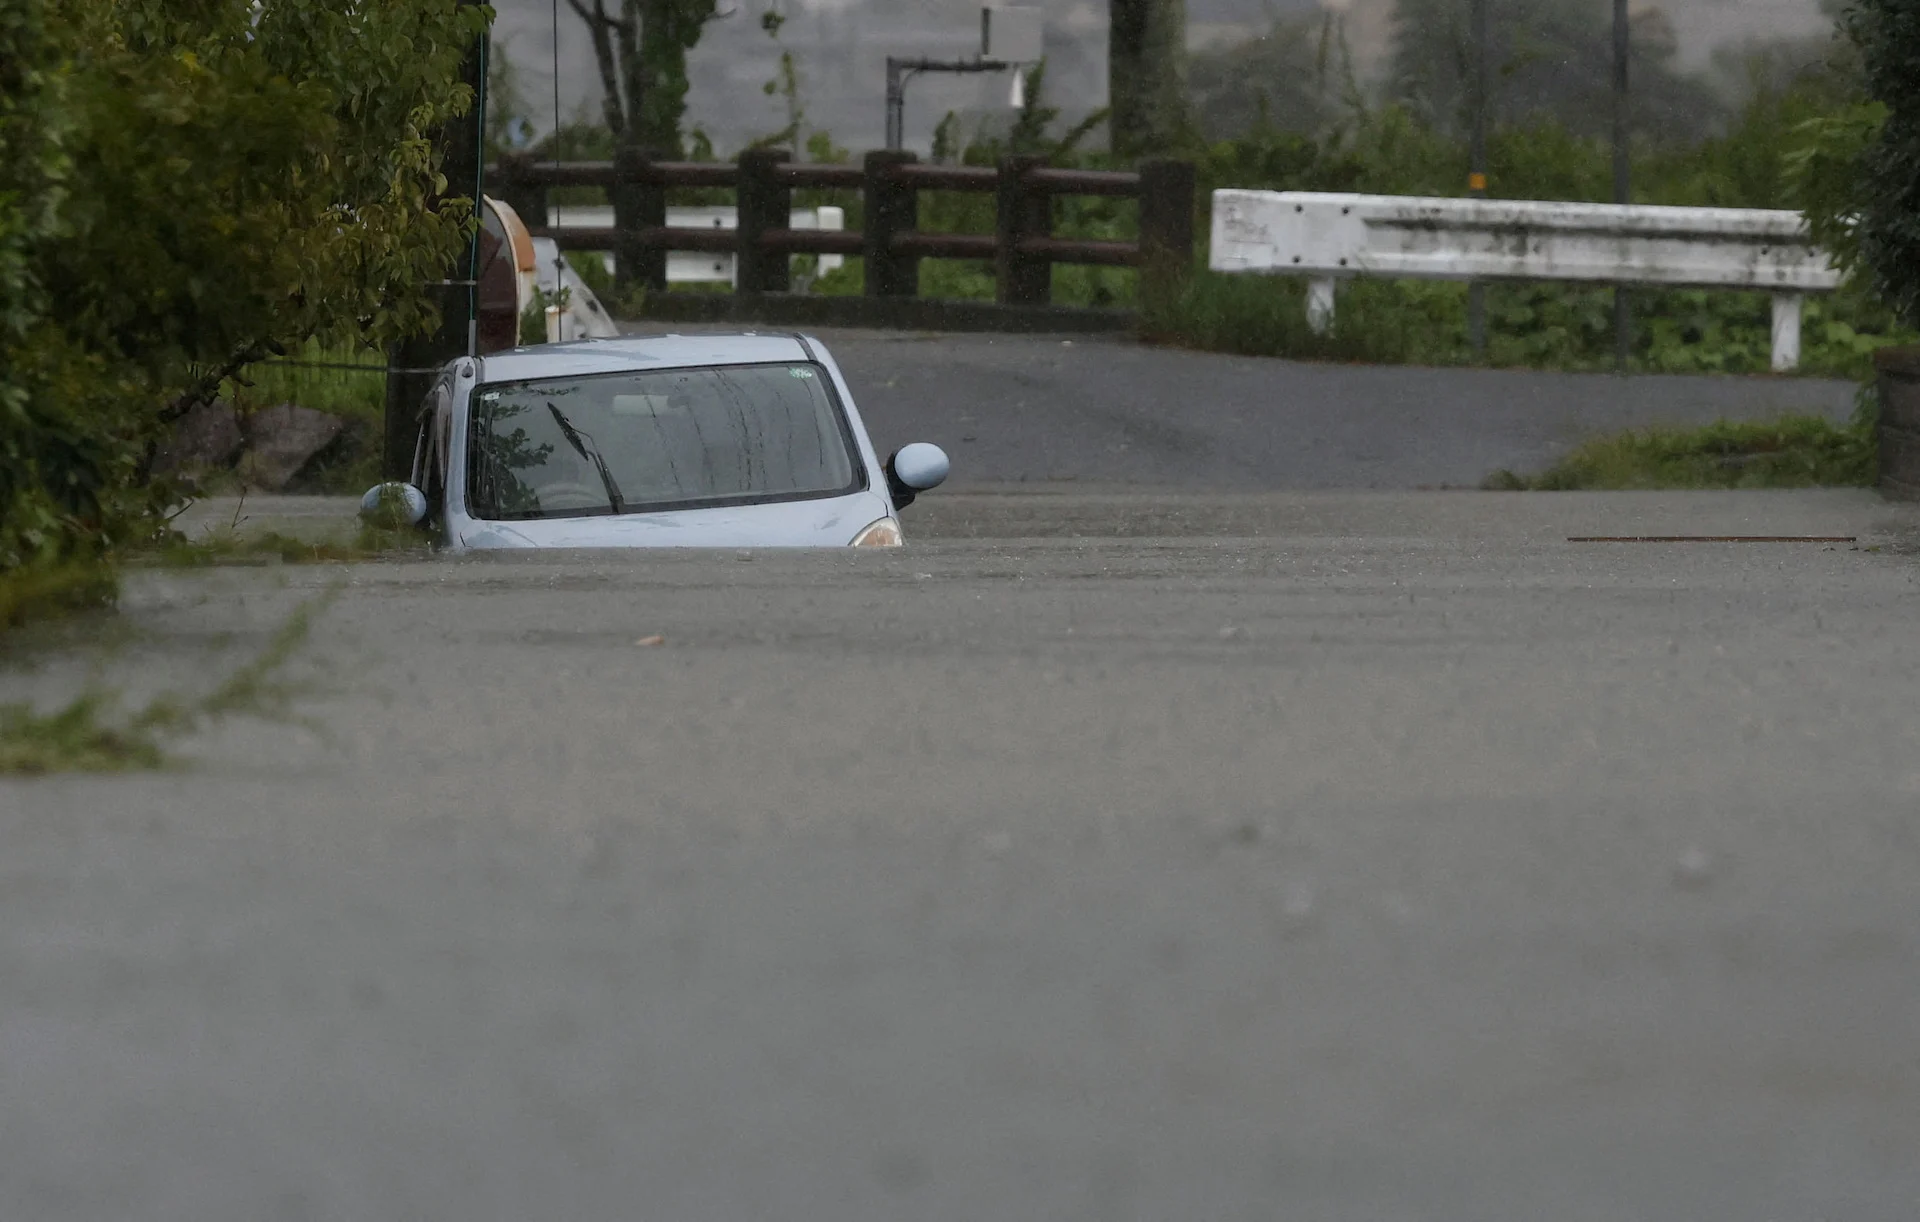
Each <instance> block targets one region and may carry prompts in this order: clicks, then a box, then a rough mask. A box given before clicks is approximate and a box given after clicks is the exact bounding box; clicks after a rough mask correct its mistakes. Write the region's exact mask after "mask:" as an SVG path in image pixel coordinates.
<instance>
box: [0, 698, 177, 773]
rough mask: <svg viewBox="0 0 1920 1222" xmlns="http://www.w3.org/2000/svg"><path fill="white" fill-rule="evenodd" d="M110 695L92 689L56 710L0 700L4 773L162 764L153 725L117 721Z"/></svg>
mask: <svg viewBox="0 0 1920 1222" xmlns="http://www.w3.org/2000/svg"><path fill="white" fill-rule="evenodd" d="M108 704H109V699H108V697H107V696H105V695H104V694H102V693H99V692H88V693H86V694H84V695H82V696H80V697H79V698H77V699H75V700H74V701H73V702H72V703H70V704H68V705H67V706H66V707H65V708H63V709H61V710H59V711H58V712H56V713H50V714H47V715H44V716H42V715H38V714H35V713H34V712H33V710H32V709H31V708H29V707H28V706H26V705H24V704H7V705H0V776H45V775H47V774H49V773H55V772H134V771H149V770H152V769H155V768H160V767H162V766H164V765H165V763H166V755H165V753H164V752H163V751H162V750H161V749H160V744H159V742H158V740H157V738H156V737H155V735H154V734H153V732H152V731H151V730H141V729H138V728H136V727H132V726H113V725H110V724H107V723H106V722H105V721H104V720H103V719H104V718H105V717H106V716H107V708H106V706H107V705H108Z"/></svg>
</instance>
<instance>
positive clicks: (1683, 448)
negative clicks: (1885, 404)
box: [1485, 402, 1878, 492]
mask: <svg viewBox="0 0 1920 1222" xmlns="http://www.w3.org/2000/svg"><path fill="white" fill-rule="evenodd" d="M1877 463H1878V449H1877V446H1876V441H1875V437H1874V411H1873V408H1872V406H1871V404H1870V402H1869V404H1867V405H1864V406H1863V407H1862V408H1861V409H1860V410H1859V411H1858V412H1856V413H1855V415H1854V417H1853V419H1851V420H1849V421H1847V422H1846V423H1845V424H1834V423H1832V422H1831V421H1828V420H1824V419H1821V418H1819V417H1814V416H1786V417H1782V418H1780V419H1778V420H1770V421H1761V422H1734V421H1722V422H1720V423H1718V424H1712V425H1708V426H1706V427H1705V428H1688V429H1679V428H1655V429H1645V430H1637V431H1634V432H1628V433H1621V434H1618V435H1615V436H1609V437H1599V438H1595V439H1593V440H1591V441H1588V442H1586V443H1585V444H1583V445H1581V446H1580V447H1579V448H1578V449H1576V450H1574V451H1573V453H1571V454H1569V455H1567V457H1565V458H1563V459H1561V460H1560V461H1559V462H1557V463H1555V464H1554V465H1553V466H1552V467H1550V468H1548V469H1547V470H1546V471H1544V472H1541V473H1539V474H1537V475H1532V476H1523V475H1516V474H1514V473H1512V472H1509V471H1501V472H1497V473H1495V474H1494V475H1493V476H1491V477H1490V478H1489V479H1488V480H1487V482H1486V484H1485V487H1487V488H1489V489H1492V490H1496V491H1508V490H1511V491H1539V492H1564V491H1580V490H1588V491H1628V490H1641V489H1661V488H1829V487H1858V486H1866V485H1870V484H1872V483H1873V482H1874V480H1875V479H1876V478H1877V475H1878V471H1877Z"/></svg>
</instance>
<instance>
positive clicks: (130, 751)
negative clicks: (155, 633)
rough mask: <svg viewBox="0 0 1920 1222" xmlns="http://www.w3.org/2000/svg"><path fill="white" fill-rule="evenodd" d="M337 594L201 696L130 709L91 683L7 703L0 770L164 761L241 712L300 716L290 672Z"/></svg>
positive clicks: (143, 767) (123, 766) (165, 697)
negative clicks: (37, 706) (178, 745)
mask: <svg viewBox="0 0 1920 1222" xmlns="http://www.w3.org/2000/svg"><path fill="white" fill-rule="evenodd" d="M332 597H333V595H331V594H328V595H323V596H321V597H320V598H318V599H315V600H313V601H311V602H307V603H304V604H302V605H301V606H300V607H299V608H297V609H296V610H295V611H294V612H293V614H292V615H290V616H288V617H287V620H286V622H285V623H283V624H282V625H281V626H280V627H279V629H277V630H276V631H275V632H274V634H273V637H272V638H271V639H270V640H269V641H268V642H267V644H266V646H265V647H264V648H263V649H261V651H260V652H259V653H258V654H257V655H255V656H254V657H253V658H251V659H249V660H247V661H246V662H244V663H242V664H241V665H239V666H237V667H235V668H234V669H233V671H232V672H231V673H229V674H228V675H227V676H226V677H225V678H224V679H222V680H221V681H220V682H219V683H218V684H216V685H215V686H214V687H212V688H211V689H209V690H208V691H206V692H203V693H201V694H200V695H198V696H192V697H182V696H179V695H177V694H173V693H166V694H162V695H159V696H155V697H154V698H152V699H151V700H148V701H147V702H146V703H144V704H142V705H140V706H139V707H137V708H128V707H125V705H124V702H123V701H122V700H121V699H120V697H119V696H118V695H117V694H115V693H114V692H112V691H108V690H103V689H99V688H89V689H88V690H86V691H83V692H81V693H80V694H79V695H78V696H75V697H74V698H73V699H72V700H70V701H68V702H67V703H66V704H64V705H62V706H61V707H59V708H57V709H55V710H53V711H52V712H47V713H41V712H36V711H35V710H34V709H33V707H32V706H31V705H29V704H26V703H20V702H16V703H8V704H0V777H19V776H44V775H47V774H50V773H56V772H95V773H100V772H135V771H147V770H152V769H156V768H164V767H167V766H169V765H170V764H172V763H173V762H174V761H173V757H172V756H171V755H170V754H169V751H168V746H169V744H170V743H173V742H175V741H177V740H179V739H180V738H183V737H184V736H186V735H187V734H189V733H192V732H193V731H196V730H200V729H203V728H205V727H207V726H209V725H212V724H214V723H216V722H220V721H223V720H226V719H228V718H232V717H239V716H246V717H257V718H266V719H269V720H274V721H282V722H301V719H300V718H299V717H298V716H297V715H296V714H295V713H294V712H293V699H294V697H295V695H296V694H297V693H298V690H299V689H298V686H297V685H295V684H293V683H291V682H289V681H287V680H286V679H285V678H284V677H283V672H284V670H285V669H286V666H287V663H288V662H290V661H291V660H292V659H293V657H294V655H295V654H297V653H298V652H299V649H300V647H301V646H302V645H303V644H305V642H306V640H307V637H308V636H309V634H310V633H311V632H312V628H313V619H314V616H315V615H316V614H317V613H318V612H319V611H320V610H321V609H322V608H323V607H324V606H325V605H326V603H327V602H329V601H331V599H332ZM302 724H305V723H302ZM309 728H312V727H309Z"/></svg>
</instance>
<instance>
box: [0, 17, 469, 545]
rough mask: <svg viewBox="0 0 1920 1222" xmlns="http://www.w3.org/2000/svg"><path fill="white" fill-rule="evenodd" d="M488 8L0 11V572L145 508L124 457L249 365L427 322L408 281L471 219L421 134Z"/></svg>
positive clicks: (441, 274) (142, 519) (445, 109)
mask: <svg viewBox="0 0 1920 1222" xmlns="http://www.w3.org/2000/svg"><path fill="white" fill-rule="evenodd" d="M491 16H492V14H491V11H490V10H488V9H485V8H480V7H468V6H462V5H461V4H460V3H458V0H383V2H382V3H379V4H359V5H342V4H340V3H338V2H337V0H267V2H266V3H255V2H254V0H190V2H187V0H59V2H58V3H57V4H56V3H54V2H53V0H32V2H31V3H25V2H23V0H15V3H14V4H13V5H11V6H9V8H8V10H7V15H6V16H5V17H4V18H0V39H4V40H5V45H4V47H0V50H4V52H5V53H4V54H0V86H4V91H5V96H4V100H3V101H0V107H3V108H4V109H0V127H4V129H5V135H4V137H3V138H4V139H5V142H6V143H5V146H4V150H0V153H3V155H0V230H4V237H0V249H4V254H0V280H4V281H5V283H6V285H7V291H8V301H7V303H6V311H5V312H6V315H7V318H6V322H5V331H4V332H3V333H0V345H4V349H5V350H4V351H0V407H5V405H9V404H11V405H13V407H12V408H7V415H6V416H5V424H4V427H5V429H6V435H5V441H4V445H5V458H4V459H0V467H3V468H4V470H0V481H4V482H0V510H4V512H5V515H6V516H5V519H4V521H0V568H6V567H11V566H15V565H18V564H22V563H26V562H29V561H31V560H33V559H35V558H43V557H49V556H58V555H60V554H63V553H69V552H72V551H75V550H83V549H86V548H90V547H96V546H99V545H102V544H106V543H110V542H112V541H113V540H114V539H115V538H118V537H124V536H125V535H126V534H127V533H128V532H130V531H134V530H137V529H141V528H142V526H143V524H145V523H151V522H152V521H154V517H155V515H156V514H157V513H158V512H159V510H160V509H162V508H163V507H164V505H165V503H166V501H167V497H168V494H167V490H166V489H164V488H156V487H147V488H140V487H137V486H136V485H137V484H138V483H139V480H138V475H139V471H140V466H141V461H140V459H141V455H142V454H143V453H144V452H145V450H146V448H147V446H148V445H149V444H150V443H151V441H152V440H153V439H154V438H155V437H156V436H158V435H159V433H160V431H161V430H162V428H163V427H164V426H165V424H166V423H167V422H168V420H169V419H170V418H172V417H175V416H177V415H178V414H180V413H182V412H184V411H185V410H186V409H187V408H188V407H189V406H191V404H192V403H193V402H195V401H197V400H199V399H201V398H204V397H206V396H207V395H209V394H211V393H213V392H214V390H215V389H216V388H217V387H218V386H219V385H220V383H221V382H222V381H224V380H225V378H227V377H228V376H230V375H231V374H233V373H235V372H238V371H240V370H243V369H244V368H245V367H246V366H247V365H248V364H251V363H252V362H254V361H257V360H259V359H260V358H262V357H263V356H265V355H267V354H269V353H272V352H275V351H277V350H280V349H282V348H285V347H290V346H292V345H294V344H298V343H300V342H302V341H304V340H306V339H309V338H314V337H320V338H325V339H330V340H349V339H350V340H353V341H357V342H363V343H373V344H380V343H385V342H387V341H390V340H393V339H397V338H399V337H401V336H403V335H406V334H409V333H413V332H417V331H419V330H420V329H422V328H424V327H426V326H429V325H430V324H431V323H432V322H433V320H434V310H433V307H432V305H431V303H430V301H429V300H428V298H427V296H426V293H425V288H426V286H427V285H428V284H429V283H430V282H433V281H437V280H441V279H444V278H445V276H446V268H447V267H448V266H449V265H450V264H451V262H452V261H453V259H454V257H455V256H456V255H457V254H458V252H459V251H460V250H461V249H463V248H464V246H465V243H466V240H467V234H468V232H469V221H470V216H471V209H470V207H468V206H465V205H466V204H467V203H468V201H462V200H459V199H458V198H457V197H458V195H459V194H460V189H459V187H458V186H457V185H456V186H454V187H453V188H452V189H451V190H448V184H447V183H446V182H445V181H444V179H443V178H442V176H441V174H440V168H439V163H438V154H437V153H436V150H435V146H434V143H433V140H432V134H433V132H434V129H435V128H436V127H437V126H438V125H439V124H441V123H442V122H444V121H445V120H446V119H447V118H448V117H450V116H452V115H454V114H456V113H459V112H461V111H462V110H463V109H464V108H465V107H467V106H469V105H470V104H471V103H472V101H473V99H472V97H471V90H470V89H468V88H467V87H466V86H465V85H463V84H461V83H460V66H461V63H462V61H463V59H464V58H465V56H466V55H467V53H468V50H469V48H470V47H471V46H472V45H473V40H474V38H475V37H477V36H478V35H480V34H481V33H482V32H483V31H484V29H485V28H486V23H487V22H488V21H489V20H490V19H491ZM49 91H54V92H55V93H57V105H56V104H49V102H48V99H49V96H50V92H49ZM49 182H51V183H53V185H54V186H57V187H58V188H59V190H58V191H57V192H52V193H49V191H48V190H47V189H46V188H45V184H47V183H49ZM443 194H451V195H453V196H455V197H456V198H455V199H454V200H450V201H446V202H444V203H443V201H442V199H441V196H442V195H443ZM23 201H24V203H25V205H26V206H25V207H24V210H23V206H22V202H23ZM23 217H24V218H25V219H24V222H23V221H22V220H21V219H20V218H23ZM21 404H25V405H27V408H26V409H23V410H14V408H17V407H18V406H19V405H21Z"/></svg>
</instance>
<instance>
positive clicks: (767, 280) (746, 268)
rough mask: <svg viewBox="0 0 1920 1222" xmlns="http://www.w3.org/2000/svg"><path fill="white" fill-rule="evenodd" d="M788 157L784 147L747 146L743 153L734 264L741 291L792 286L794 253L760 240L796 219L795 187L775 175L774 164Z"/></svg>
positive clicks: (781, 290) (768, 290)
mask: <svg viewBox="0 0 1920 1222" xmlns="http://www.w3.org/2000/svg"><path fill="white" fill-rule="evenodd" d="M786 160H787V151H786V150H785V149H748V150H746V151H745V152H743V153H741V154H740V186H739V189H738V193H737V195H736V201H737V203H736V209H737V211H736V216H737V218H738V220H737V224H738V226H739V228H738V229H737V230H735V238H736V240H737V241H738V242H739V245H738V246H737V247H736V248H735V249H736V251H737V254H736V255H735V266H736V267H737V268H738V269H739V280H738V291H739V292H740V293H742V294H746V295H752V294H755V293H784V292H786V291H787V290H788V289H789V288H790V287H791V283H792V282H791V278H790V274H789V268H790V267H791V265H792V259H791V257H790V256H789V255H787V254H786V252H784V251H782V252H781V253H779V254H773V253H771V252H769V251H768V250H767V249H766V248H765V247H763V246H762V245H761V244H760V239H761V238H762V237H763V236H764V235H765V234H766V232H767V231H768V230H769V229H785V228H787V227H788V226H789V225H791V224H792V223H793V219H792V214H793V188H791V187H788V186H786V185H785V184H783V183H779V182H776V181H774V177H773V171H774V168H775V167H776V166H778V165H780V164H781V163H782V162H784V161H786Z"/></svg>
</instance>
